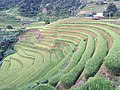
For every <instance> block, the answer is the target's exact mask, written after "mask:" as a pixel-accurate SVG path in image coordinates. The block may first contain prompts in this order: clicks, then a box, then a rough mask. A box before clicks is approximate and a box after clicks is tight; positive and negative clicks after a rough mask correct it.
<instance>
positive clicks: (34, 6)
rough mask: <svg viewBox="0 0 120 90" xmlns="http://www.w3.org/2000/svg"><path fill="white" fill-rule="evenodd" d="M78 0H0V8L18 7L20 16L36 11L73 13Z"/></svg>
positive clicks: (77, 5)
mask: <svg viewBox="0 0 120 90" xmlns="http://www.w3.org/2000/svg"><path fill="white" fill-rule="evenodd" d="M80 5H81V3H80V0H0V10H6V9H9V8H12V7H18V8H19V11H20V14H21V15H22V16H27V17H32V16H36V15H37V14H38V13H42V14H43V13H44V14H46V15H52V16H65V15H74V14H75V11H76V10H77V8H78V7H79V6H80Z"/></svg>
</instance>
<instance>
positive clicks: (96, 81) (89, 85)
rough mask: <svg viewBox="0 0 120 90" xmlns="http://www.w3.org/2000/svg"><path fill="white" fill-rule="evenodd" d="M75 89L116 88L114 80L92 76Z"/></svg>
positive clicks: (98, 89) (101, 89)
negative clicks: (113, 83)
mask: <svg viewBox="0 0 120 90" xmlns="http://www.w3.org/2000/svg"><path fill="white" fill-rule="evenodd" d="M73 90H115V88H114V87H113V85H112V82H110V81H108V80H105V79H104V78H103V77H91V78H89V79H88V81H87V82H86V83H85V84H83V85H82V86H80V87H79V88H76V89H73Z"/></svg>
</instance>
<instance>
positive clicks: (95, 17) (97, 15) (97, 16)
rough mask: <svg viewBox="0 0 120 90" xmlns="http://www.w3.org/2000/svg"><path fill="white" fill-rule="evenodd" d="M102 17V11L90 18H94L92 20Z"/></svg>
mask: <svg viewBox="0 0 120 90" xmlns="http://www.w3.org/2000/svg"><path fill="white" fill-rule="evenodd" d="M102 18H104V16H103V13H97V14H96V15H93V18H92V19H94V20H100V19H102Z"/></svg>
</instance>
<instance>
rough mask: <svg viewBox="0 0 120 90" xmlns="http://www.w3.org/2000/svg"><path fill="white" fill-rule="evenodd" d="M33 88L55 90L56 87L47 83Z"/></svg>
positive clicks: (36, 89)
mask: <svg viewBox="0 0 120 90" xmlns="http://www.w3.org/2000/svg"><path fill="white" fill-rule="evenodd" d="M33 90H56V89H55V88H54V87H52V86H49V85H40V86H38V87H36V88H35V89H33Z"/></svg>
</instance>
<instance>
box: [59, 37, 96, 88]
mask: <svg viewBox="0 0 120 90" xmlns="http://www.w3.org/2000/svg"><path fill="white" fill-rule="evenodd" d="M93 52H94V39H93V38H92V37H91V36H89V38H88V42H87V47H86V50H85V52H84V53H83V55H82V57H81V59H80V61H79V62H78V64H77V65H76V66H75V67H74V68H73V69H72V70H70V71H69V73H67V74H65V75H64V76H62V78H61V83H62V85H63V86H64V87H65V88H70V87H71V86H72V85H74V83H75V82H76V80H77V79H78V78H79V76H80V74H81V73H82V71H83V70H84V67H85V63H86V62H87V60H88V59H90V58H91V56H92V55H93Z"/></svg>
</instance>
